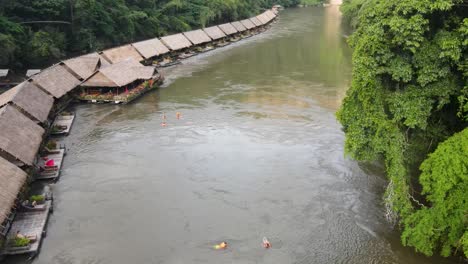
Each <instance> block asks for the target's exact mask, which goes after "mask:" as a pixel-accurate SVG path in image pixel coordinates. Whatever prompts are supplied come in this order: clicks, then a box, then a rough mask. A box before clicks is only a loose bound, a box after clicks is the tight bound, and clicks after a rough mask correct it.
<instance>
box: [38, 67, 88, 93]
mask: <svg viewBox="0 0 468 264" xmlns="http://www.w3.org/2000/svg"><path fill="white" fill-rule="evenodd" d="M31 80H32V82H33V83H34V84H35V85H36V86H38V87H40V88H42V89H43V90H45V91H46V92H47V93H49V94H50V95H52V96H53V97H55V98H57V99H59V98H61V97H62V96H64V95H65V94H66V93H68V92H70V91H71V90H73V89H74V88H75V87H77V86H78V85H79V84H80V80H79V79H77V77H75V75H73V74H71V73H70V72H69V71H68V70H67V69H66V68H65V67H64V64H63V63H60V64H56V65H54V66H52V67H50V68H47V69H45V70H43V71H41V72H40V73H38V74H37V75H34V76H33V77H32V78H31Z"/></svg>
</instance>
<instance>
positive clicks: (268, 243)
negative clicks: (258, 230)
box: [262, 237, 271, 248]
mask: <svg viewBox="0 0 468 264" xmlns="http://www.w3.org/2000/svg"><path fill="white" fill-rule="evenodd" d="M262 245H263V247H264V248H271V243H270V241H268V239H267V238H266V237H264V238H263V241H262Z"/></svg>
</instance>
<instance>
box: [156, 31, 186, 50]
mask: <svg viewBox="0 0 468 264" xmlns="http://www.w3.org/2000/svg"><path fill="white" fill-rule="evenodd" d="M161 41H162V43H164V45H166V46H167V47H168V48H170V49H171V50H181V49H185V48H188V47H191V46H192V43H190V41H189V40H188V39H187V38H186V37H185V36H184V35H183V34H181V33H179V34H175V35H170V36H165V37H162V38H161Z"/></svg>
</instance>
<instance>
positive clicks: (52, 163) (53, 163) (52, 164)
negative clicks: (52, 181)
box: [45, 159, 55, 167]
mask: <svg viewBox="0 0 468 264" xmlns="http://www.w3.org/2000/svg"><path fill="white" fill-rule="evenodd" d="M45 165H46V166H48V167H51V166H55V161H54V160H53V159H50V160H48V161H46V163H45Z"/></svg>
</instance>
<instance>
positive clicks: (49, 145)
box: [46, 140, 57, 149]
mask: <svg viewBox="0 0 468 264" xmlns="http://www.w3.org/2000/svg"><path fill="white" fill-rule="evenodd" d="M46 147H47V148H48V149H57V142H56V141H53V140H50V141H49V142H47V145H46Z"/></svg>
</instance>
